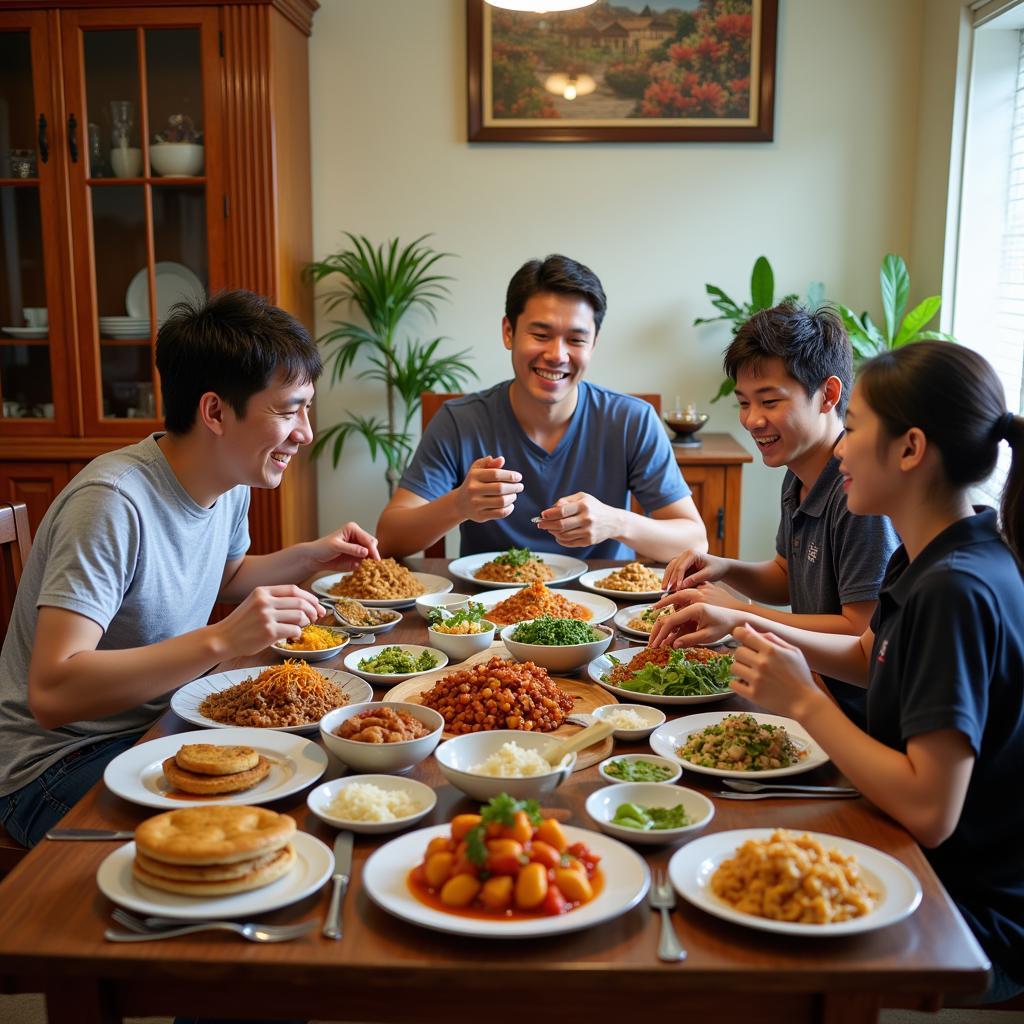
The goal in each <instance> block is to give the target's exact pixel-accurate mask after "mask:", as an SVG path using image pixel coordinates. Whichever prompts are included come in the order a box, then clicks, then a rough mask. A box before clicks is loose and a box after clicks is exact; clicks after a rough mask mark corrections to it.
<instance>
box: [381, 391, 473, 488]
mask: <svg viewBox="0 0 1024 1024" xmlns="http://www.w3.org/2000/svg"><path fill="white" fill-rule="evenodd" d="M461 447H462V442H461V440H460V438H459V429H458V426H457V425H456V423H455V417H454V416H453V415H452V414H451V412H450V410H448V409H446V408H445V407H444V406H443V405H442V406H441V408H440V409H438V410H437V413H436V414H435V415H434V417H433V418H432V419H431V421H430V422H429V423H428V424H427V429H426V430H425V431H424V432H423V438H422V439H421V440H420V443H419V446H418V447H417V449H416V454H415V455H413V457H412V462H410V463H409V466H408V468H407V469H406V471H405V472H404V473H403V474H402V479H401V480H399V481H398V486H399V487H404V488H405V489H406V490H407V491H412V493H413V494H416V495H418V496H419V497H421V498H423V499H424V501H436V500H437V499H438V498H440V497H442V496H444V495H445V494H447V493H448V492H449V491H452V490H454V489H455V488H456V487H458V486H459V484H461V483H462V481H463V479H464V478H465V475H466V474H465V472H463V471H462V467H461V466H460V465H459V462H460V458H459V453H460V451H461ZM483 454H485V453H483V452H481V455H483ZM477 457H478V458H479V457H480V456H477Z"/></svg>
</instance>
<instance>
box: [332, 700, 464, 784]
mask: <svg viewBox="0 0 1024 1024" xmlns="http://www.w3.org/2000/svg"><path fill="white" fill-rule="evenodd" d="M382 707H388V708H390V709H391V710H392V711H405V712H407V713H408V714H410V715H412V717H413V718H418V719H419V720H420V721H421V722H422V723H423V724H424V725H426V726H429V727H430V730H431V731H430V732H429V733H428V734H427V735H426V736H421V737H420V738H419V739H416V740H402V741H400V742H399V743H363V742H362V741H361V740H347V739H344V738H343V737H341V736H336V735H335V730H336V729H337V728H338V727H339V726H340V725H341V723H342V722H344V721H345V720H346V719H349V718H352V716H353V715H359V714H362V713H363V712H365V711H371V710H373V709H375V708H378V709H379V708H382ZM443 730H444V719H443V718H442V717H441V716H440V715H439V714H438V713H437V712H436V711H435V710H434V709H433V708H425V707H423V705H422V704H403V703H401V702H399V701H388V702H387V704H384V703H383V702H381V701H372V702H370V703H368V704H356V705H353V706H351V707H343V708H335V709H334V710H333V711H328V712H327V714H326V715H324V717H323V718H321V719H320V736H321V738H322V739H323V742H324V746H325V747H327V749H328V750H329V751H330V752H331V753H332V754H334V756H335V757H337V758H338V759H339V760H340V761H342V762H343V763H344V764H346V765H348V767H349V768H354V769H355V770H356V771H360V772H404V771H408V770H409V769H410V768H412V767H413V765H417V764H419V763H420V761H423V760H425V759H426V758H428V757H429V756H430V754H431V752H432V751H433V749H434V747H436V746H437V743H438V741H439V740H440V739H441V733H442V731H443Z"/></svg>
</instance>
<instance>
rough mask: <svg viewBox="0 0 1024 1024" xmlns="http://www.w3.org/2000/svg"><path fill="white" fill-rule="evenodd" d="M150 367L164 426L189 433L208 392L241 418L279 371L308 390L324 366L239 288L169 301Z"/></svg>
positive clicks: (262, 302)
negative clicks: (154, 372)
mask: <svg viewBox="0 0 1024 1024" xmlns="http://www.w3.org/2000/svg"><path fill="white" fill-rule="evenodd" d="M156 365H157V369H158V370H159V371H160V387H161V390H162V394H163V401H164V423H165V425H166V427H167V430H168V431H169V432H170V433H172V434H187V433H188V432H189V431H190V430H191V429H192V427H193V425H194V424H195V421H196V414H197V412H198V409H199V399H200V398H201V397H202V396H203V395H204V394H205V393H206V392H207V391H213V392H215V393H216V394H218V395H220V397H221V398H223V399H224V401H225V402H227V404H228V405H230V406H231V408H232V409H234V411H235V414H236V415H237V416H238V417H239V418H240V419H242V418H244V417H245V411H246V406H247V405H248V403H249V399H250V398H251V397H252V396H253V395H254V394H256V392H257V391H262V390H263V389H264V388H265V387H268V386H269V385H270V383H271V381H272V380H273V378H274V376H275V374H277V373H278V372H281V371H283V373H284V379H285V383H287V384H291V383H294V382H296V381H298V382H300V383H302V384H307V383H311V382H314V381H316V380H317V378H318V377H319V376H320V373H321V372H322V370H323V368H324V364H323V360H322V359H321V358H320V353H319V351H318V350H317V347H316V343H315V342H314V341H313V340H312V339H311V338H310V336H309V332H308V331H307V330H306V328H305V327H303V326H302V324H301V323H299V321H298V320H296V319H295V317H293V316H292V315H291V314H289V313H286V312H285V311H284V310H283V309H278V307H277V306H274V305H272V304H271V303H270V301H269V300H268V299H266V298H265V297H264V296H262V295H256V294H255V293H254V292H249V291H244V290H241V289H239V290H237V291H227V292H220V293H219V294H217V295H214V296H212V297H211V298H209V299H191V300H186V301H184V302H178V303H175V305H174V306H173V307H172V308H171V312H170V316H169V317H168V318H167V320H166V321H164V324H163V326H162V327H161V328H160V332H159V333H158V334H157V337H156Z"/></svg>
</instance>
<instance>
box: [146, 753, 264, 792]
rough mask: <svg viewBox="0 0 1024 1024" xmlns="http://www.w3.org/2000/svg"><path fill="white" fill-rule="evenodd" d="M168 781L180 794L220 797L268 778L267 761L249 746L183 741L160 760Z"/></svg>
mask: <svg viewBox="0 0 1024 1024" xmlns="http://www.w3.org/2000/svg"><path fill="white" fill-rule="evenodd" d="M163 771H164V776H165V777H166V779H167V781H168V782H169V783H170V784H171V785H172V786H173V787H174V788H175V789H177V790H180V791H181V792H182V793H193V794H195V795H196V796H222V795H224V794H225V793H238V792H241V791H242V790H243V789H251V788H252V787H253V786H255V785H256V783H257V782H261V781H262V780H263V779H265V778H266V777H267V774H268V773H269V771H270V762H269V761H268V760H267V759H266V758H265V757H264V756H263V755H262V754H258V753H257V752H256V751H255V750H253V749H252V747H231V746H221V745H219V744H216V743H186V744H185V745H184V746H182V748H181V750H179V751H178V752H177V754H175V755H174V756H173V757H169V758H167V760H166V761H164V763H163Z"/></svg>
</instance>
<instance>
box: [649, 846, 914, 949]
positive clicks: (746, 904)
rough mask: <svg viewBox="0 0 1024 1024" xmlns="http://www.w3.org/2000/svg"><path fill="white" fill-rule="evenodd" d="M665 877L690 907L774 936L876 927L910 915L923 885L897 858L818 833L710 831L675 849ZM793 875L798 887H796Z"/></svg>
mask: <svg viewBox="0 0 1024 1024" xmlns="http://www.w3.org/2000/svg"><path fill="white" fill-rule="evenodd" d="M766 854H767V856H766ZM668 874H669V878H670V879H671V880H672V885H673V887H674V888H675V890H676V892H678V893H679V895H680V896H682V897H683V899H685V900H687V901H688V902H690V903H692V904H693V905H694V906H695V907H699V908H700V909H701V910H704V911H707V913H709V914H713V915H714V916H715V917H719V918H722V919H723V920H725V921H731V922H733V923H734V924H739V925H743V926H744V927H746V928H755V929H757V930H758V931H765V932H775V933H776V934H778V935H805V936H813V937H814V938H832V937H839V936H842V935H853V934H855V933H858V932H868V931H874V930H875V929H876V928H885V927H886V926H887V925H890V924H895V923H896V922H897V921H902V920H903V919H904V918H905V917H909V916H910V915H911V914H912V913H913V912H914V911H915V910H916V909H917V907H918V905H919V904H920V903H921V883H920V882H919V881H918V879H917V877H916V876H915V875H914V873H913V872H912V871H911V870H910V869H909V868H908V867H906V865H904V864H903V863H902V862H901V861H898V860H896V858H895V857H890V856H889V854H887V853H883V852H882V851H881V850H876V849H875V848H874V847H873V846H867V845H865V844H864V843H858V842H855V841H854V840H852V839H847V838H845V837H844V836H834V835H828V834H826V833H822V832H796V831H792V832H790V831H786V830H785V829H771V828H749V829H735V830H733V831H729V832H714V833H712V834H710V835H706V836H701V837H700V838H699V839H692V840H690V842H689V843H687V844H686V845H685V846H683V847H681V848H680V849H679V850H677V851H676V852H675V853H674V854H673V855H672V859H671V860H670V861H669V862H668ZM795 878H799V879H804V880H805V881H804V884H803V885H798V886H794V885H793V879H795ZM812 890H814V891H812ZM786 918H789V919H788V920H787V919H786Z"/></svg>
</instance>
